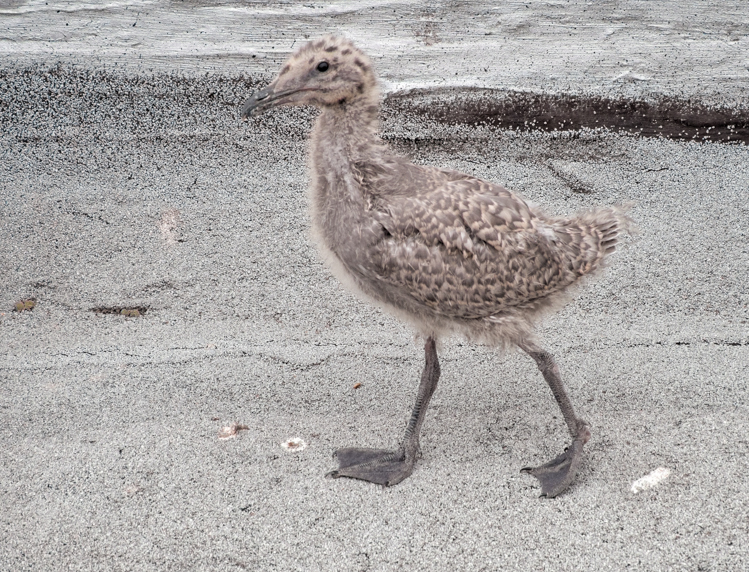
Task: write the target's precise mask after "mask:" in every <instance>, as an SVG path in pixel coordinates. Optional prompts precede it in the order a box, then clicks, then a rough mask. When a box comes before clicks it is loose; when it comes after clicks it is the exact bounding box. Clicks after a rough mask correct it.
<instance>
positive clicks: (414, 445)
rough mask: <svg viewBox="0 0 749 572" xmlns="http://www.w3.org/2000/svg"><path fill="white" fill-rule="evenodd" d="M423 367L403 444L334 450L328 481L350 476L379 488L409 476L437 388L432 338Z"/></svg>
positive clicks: (437, 367) (427, 344)
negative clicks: (334, 463) (335, 466)
mask: <svg viewBox="0 0 749 572" xmlns="http://www.w3.org/2000/svg"><path fill="white" fill-rule="evenodd" d="M424 354H425V358H426V360H425V364H424V372H423V373H422V374H421V383H420V384H419V392H418V395H417V397H416V405H414V409H413V412H412V413H411V419H409V421H408V427H406V435H405V436H404V438H403V443H402V444H401V446H400V447H399V448H398V449H397V450H395V451H389V450H387V449H366V448H359V447H347V448H345V449H338V450H337V451H336V452H335V456H336V457H337V458H338V464H339V467H338V469H337V470H335V471H331V472H329V473H328V474H327V475H326V476H328V477H332V478H339V477H350V478H352V479H360V480H362V481H369V482H370V483H376V484H378V485H383V486H386V487H388V486H392V485H397V484H398V483H400V482H401V481H402V480H404V479H405V478H407V477H408V476H410V475H411V473H412V472H413V469H414V464H415V463H416V457H417V455H418V454H419V433H420V431H421V425H422V423H424V417H425V416H426V412H427V407H428V406H429V400H430V399H431V398H432V394H433V393H434V390H435V389H436V388H437V380H439V378H440V364H439V361H438V360H437V348H436V345H435V341H434V338H431V337H430V338H428V339H427V342H426V345H425V346H424Z"/></svg>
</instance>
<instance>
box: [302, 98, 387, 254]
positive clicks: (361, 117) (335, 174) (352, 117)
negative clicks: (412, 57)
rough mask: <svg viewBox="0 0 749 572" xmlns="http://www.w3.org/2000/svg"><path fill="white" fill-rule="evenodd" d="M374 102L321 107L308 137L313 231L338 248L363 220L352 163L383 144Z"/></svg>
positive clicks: (362, 201) (364, 223)
mask: <svg viewBox="0 0 749 572" xmlns="http://www.w3.org/2000/svg"><path fill="white" fill-rule="evenodd" d="M378 112H379V105H378V104H377V101H374V102H372V101H371V100H369V101H367V100H362V101H359V102H357V101H354V102H351V103H348V104H341V105H338V106H331V107H326V108H324V109H323V112H322V113H321V114H320V116H319V117H318V119H317V123H316V125H315V129H314V130H313V132H312V141H311V149H310V151H311V154H310V159H311V164H310V167H311V169H310V171H311V172H310V176H311V178H312V180H311V185H310V188H311V193H312V196H311V201H312V205H311V206H312V221H313V226H314V229H315V234H317V235H318V236H319V238H321V239H322V242H323V243H324V244H325V245H326V247H327V248H328V249H330V250H332V251H333V252H336V253H338V250H339V247H340V246H341V245H343V244H346V241H348V240H350V237H351V233H352V232H361V229H362V228H363V227H366V226H367V224H369V223H368V222H367V212H366V211H367V203H366V201H367V199H366V197H365V196H364V194H363V191H362V189H361V187H360V183H359V181H358V180H357V178H356V176H355V175H354V172H353V168H354V165H355V163H357V162H358V161H362V160H366V159H370V158H372V157H374V156H376V155H377V153H378V150H382V149H383V146H382V142H381V140H380V138H379V137H378V135H377V128H378V121H377V116H378Z"/></svg>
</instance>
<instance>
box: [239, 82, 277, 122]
mask: <svg viewBox="0 0 749 572" xmlns="http://www.w3.org/2000/svg"><path fill="white" fill-rule="evenodd" d="M273 93H274V92H273V88H272V87H271V86H268V87H266V88H265V89H261V90H260V91H256V92H255V93H253V94H252V95H251V96H250V97H248V98H247V101H245V102H244V105H243V106H242V119H244V120H246V119H247V118H248V117H249V116H250V115H252V112H253V111H255V110H256V109H257V108H258V107H261V106H262V105H263V104H264V103H270V102H271V101H272V100H273V99H274V98H273Z"/></svg>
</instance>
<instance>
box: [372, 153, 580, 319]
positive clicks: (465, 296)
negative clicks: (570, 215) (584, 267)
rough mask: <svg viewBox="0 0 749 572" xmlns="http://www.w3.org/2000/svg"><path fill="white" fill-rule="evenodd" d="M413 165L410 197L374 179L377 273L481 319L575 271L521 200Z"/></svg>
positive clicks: (434, 304) (451, 312) (550, 288)
mask: <svg viewBox="0 0 749 572" xmlns="http://www.w3.org/2000/svg"><path fill="white" fill-rule="evenodd" d="M420 169H422V170H423V172H422V173H418V172H414V173H412V174H409V175H407V176H409V177H410V178H411V179H418V178H422V180H421V181H419V182H420V183H422V184H421V185H420V186H419V187H417V188H418V189H419V190H418V191H416V192H412V194H411V195H410V196H404V195H402V194H400V193H388V192H386V191H384V190H383V189H384V188H385V187H383V186H382V185H381V182H382V181H378V189H379V190H380V194H379V195H378V197H375V198H373V208H372V211H371V212H372V214H373V216H374V217H375V218H376V220H377V221H378V222H379V223H380V224H381V225H382V227H383V228H384V229H385V238H384V239H383V240H382V241H381V242H380V244H379V248H378V256H379V266H378V268H377V270H376V272H377V275H378V279H379V280H382V281H385V282H387V283H389V284H391V285H393V286H396V287H397V288H398V290H399V291H401V292H407V293H408V294H409V295H410V296H411V297H412V298H414V299H415V300H417V301H419V302H421V303H423V304H425V305H427V306H429V307H430V308H432V309H433V310H435V311H437V312H439V313H441V314H443V315H446V316H451V317H459V318H482V317H489V316H493V315H496V314H499V313H501V312H502V311H503V310H506V309H507V308H509V307H514V306H520V305H523V304H524V303H527V302H529V301H532V300H535V299H538V298H541V297H544V296H547V295H549V294H550V293H552V292H555V291H557V290H559V289H561V288H564V287H565V286H567V285H568V284H570V283H571V282H573V281H574V280H575V279H576V278H578V277H579V275H580V274H579V272H578V271H576V269H574V268H573V264H571V263H569V262H568V261H567V260H566V256H565V252H564V249H563V248H561V249H560V248H559V247H558V246H557V242H560V241H559V239H557V238H556V234H555V231H554V230H553V228H552V227H551V226H550V225H548V224H547V223H546V222H545V221H542V220H540V219H539V218H538V217H536V216H535V215H534V214H533V213H532V212H531V210H530V208H529V207H528V205H527V204H526V203H525V202H524V201H523V200H522V199H520V198H519V197H516V196H515V195H513V194H512V193H510V192H509V191H507V190H506V189H504V188H503V187H501V186H499V185H494V184H491V183H488V182H485V181H481V180H478V179H474V178H472V177H468V176H466V175H462V174H460V173H455V172H444V171H439V170H437V169H429V168H420ZM399 176H400V177H403V176H404V175H403V173H402V172H401V173H400V175H399ZM400 182H401V183H404V182H405V181H400ZM413 182H414V181H413V180H410V181H409V182H408V184H409V186H410V188H411V189H413V188H414V187H413V186H412V185H413ZM561 246H562V247H563V246H564V244H563V243H562V244H561Z"/></svg>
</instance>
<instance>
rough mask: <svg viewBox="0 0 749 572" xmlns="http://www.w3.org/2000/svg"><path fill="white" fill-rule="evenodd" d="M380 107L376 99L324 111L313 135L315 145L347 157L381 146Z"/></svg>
mask: <svg viewBox="0 0 749 572" xmlns="http://www.w3.org/2000/svg"><path fill="white" fill-rule="evenodd" d="M379 113H380V105H379V102H378V100H377V99H376V98H374V97H361V98H358V99H355V100H353V101H350V102H342V103H339V104H337V105H333V106H327V107H325V108H323V111H322V113H321V114H320V116H319V117H318V119H317V124H316V125H315V129H314V132H313V145H315V146H317V145H324V146H325V147H327V148H328V149H331V150H333V149H335V152H344V153H346V154H347V155H351V154H352V153H356V152H357V150H359V149H360V148H362V146H364V147H366V145H368V144H378V143H379V141H380V139H379V137H378V136H377V130H378V129H379V120H378V116H379Z"/></svg>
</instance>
